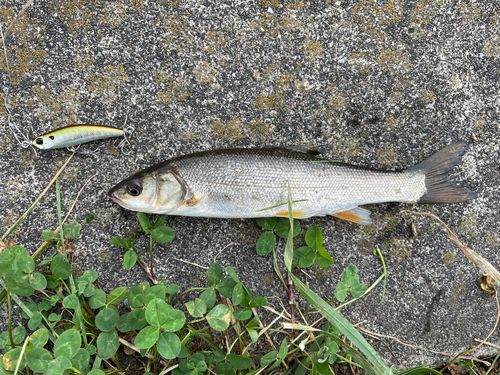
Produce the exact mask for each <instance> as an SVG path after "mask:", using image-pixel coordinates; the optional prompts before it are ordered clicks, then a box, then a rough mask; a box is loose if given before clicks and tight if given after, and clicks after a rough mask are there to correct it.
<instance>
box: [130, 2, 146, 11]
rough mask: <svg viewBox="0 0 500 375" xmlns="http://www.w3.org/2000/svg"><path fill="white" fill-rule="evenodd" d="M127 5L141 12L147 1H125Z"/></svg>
mask: <svg viewBox="0 0 500 375" xmlns="http://www.w3.org/2000/svg"><path fill="white" fill-rule="evenodd" d="M125 4H126V5H127V6H129V7H131V8H132V9H134V10H139V9H140V8H142V6H143V5H144V4H146V1H144V0H125Z"/></svg>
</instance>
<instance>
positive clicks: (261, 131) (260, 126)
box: [245, 118, 273, 142]
mask: <svg viewBox="0 0 500 375" xmlns="http://www.w3.org/2000/svg"><path fill="white" fill-rule="evenodd" d="M245 128H246V131H247V135H248V137H249V138H252V139H256V140H257V141H258V142H265V141H267V140H268V139H270V138H271V135H272V134H273V130H272V129H271V126H270V124H268V123H266V122H265V121H264V120H262V119H260V118H255V119H253V120H251V121H249V122H248V123H247V124H246V126H245Z"/></svg>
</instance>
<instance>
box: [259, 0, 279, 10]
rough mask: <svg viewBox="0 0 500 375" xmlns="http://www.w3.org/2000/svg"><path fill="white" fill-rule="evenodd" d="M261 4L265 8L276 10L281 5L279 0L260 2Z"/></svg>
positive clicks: (261, 0)
mask: <svg viewBox="0 0 500 375" xmlns="http://www.w3.org/2000/svg"><path fill="white" fill-rule="evenodd" d="M260 2H261V3H262V5H263V6H265V7H272V8H275V7H277V6H278V5H279V4H280V2H279V0H260Z"/></svg>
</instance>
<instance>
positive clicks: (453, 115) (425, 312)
mask: <svg viewBox="0 0 500 375" xmlns="http://www.w3.org/2000/svg"><path fill="white" fill-rule="evenodd" d="M22 5H23V4H22V3H21V2H19V1H4V2H3V4H2V6H1V7H0V23H1V25H2V28H3V30H4V32H5V29H6V25H8V24H9V23H10V21H11V20H12V19H13V17H14V16H15V14H17V13H18V12H19V11H20V9H21V8H22ZM499 31H500V5H499V4H498V3H497V2H495V1H477V2H474V1H470V2H452V1H445V0H438V1H427V0H418V1H398V0H388V1H375V0H360V1H357V2H350V1H344V0H341V1H336V2H335V1H323V2H319V1H318V2H316V1H311V2H305V1H280V0H261V1H239V0H234V1H227V2H209V1H205V2H201V1H189V0H180V1H176V0H163V1H161V0H158V1H155V0H150V1H145V2H143V1H140V0H120V1H111V2H107V1H101V0H91V1H84V0H64V1H63V0H60V1H58V0H52V1H44V2H38V1H37V2H35V4H34V5H33V6H31V8H30V9H29V10H28V11H27V12H26V14H25V15H24V16H23V17H22V18H21V20H20V21H19V22H18V23H17V25H16V26H15V27H14V30H13V33H12V34H11V35H10V36H9V37H8V38H7V40H6V53H7V56H8V62H9V68H10V77H9V75H8V74H7V66H6V64H5V58H4V56H3V53H2V58H1V59H0V76H1V82H2V89H3V93H2V94H0V95H1V98H0V99H1V101H2V102H4V100H5V98H6V101H7V103H8V106H9V108H10V110H11V112H12V114H13V115H14V117H13V118H12V121H13V122H14V123H15V124H16V125H17V126H18V127H19V129H20V130H21V131H22V132H23V133H30V135H31V136H33V134H41V133H44V132H46V131H49V130H51V129H54V128H56V127H59V126H63V125H69V124H74V123H94V124H103V125H104V124H105V125H111V126H117V127H121V126H122V125H123V123H124V121H125V119H126V118H128V121H127V125H131V126H133V127H134V128H135V133H134V134H135V136H134V138H133V140H132V142H131V143H132V145H131V147H130V148H129V149H128V152H130V154H129V155H123V154H121V153H120V152H119V151H118V150H117V149H116V148H115V147H114V146H113V144H112V142H111V141H103V142H99V143H96V144H92V145H86V146H85V147H84V149H86V150H91V149H92V150H93V149H95V148H97V152H96V155H97V156H98V159H99V160H97V159H96V158H94V157H92V156H86V155H76V156H75V158H74V159H73V161H72V162H71V164H70V165H69V167H68V168H67V169H66V171H65V172H64V173H63V175H62V178H61V187H62V195H63V210H64V211H66V210H68V209H69V207H70V205H71V203H72V202H73V200H74V199H75V197H76V194H77V192H78V190H79V189H80V188H81V186H82V185H83V183H84V182H85V181H86V180H87V179H88V178H89V177H91V176H93V175H96V177H95V178H94V179H93V180H92V182H91V184H90V185H89V186H88V187H87V188H86V189H85V190H84V192H83V193H82V195H81V197H80V199H79V201H78V203H77V204H76V209H75V210H74V211H73V213H72V214H71V216H70V219H75V220H78V221H80V222H81V221H82V220H83V219H84V217H85V216H86V215H87V214H88V213H93V214H95V217H96V219H95V221H93V222H92V224H90V225H85V226H84V227H83V229H82V235H81V237H80V238H79V239H78V240H77V241H76V242H75V245H76V253H75V259H74V267H75V269H76V270H77V272H82V271H84V270H86V269H89V268H95V269H97V270H98V272H99V274H100V278H99V283H100V285H101V286H102V287H103V288H104V289H105V290H106V291H108V292H109V291H110V290H112V289H113V288H115V287H117V286H121V285H129V286H131V285H134V284H137V283H139V282H141V281H144V280H146V276H145V274H144V273H143V272H142V270H140V269H138V268H134V269H133V270H132V271H130V272H126V271H125V270H124V269H123V266H122V263H121V262H122V261H121V259H122V256H123V251H122V249H120V248H117V247H115V246H112V245H110V244H109V240H110V239H111V238H112V237H114V236H122V237H125V236H127V235H128V234H129V233H130V232H132V231H133V230H135V229H136V228H137V227H138V222H137V220H136V217H135V214H134V213H132V212H128V211H125V210H123V209H121V208H119V207H118V206H117V205H116V204H113V203H112V202H111V201H109V200H108V199H107V196H106V191H107V189H108V188H110V187H111V186H113V185H114V184H115V183H117V182H118V181H120V180H121V179H123V178H125V177H126V176H128V175H130V174H131V173H133V172H134V171H136V170H139V169H142V168H144V167H147V166H149V165H152V164H153V163H156V162H159V161H162V160H164V159H166V158H167V157H170V156H174V155H179V154H183V153H188V152H193V151H199V150H206V149H211V148H217V147H236V146H241V147H262V146H272V145H291V144H316V145H322V146H324V147H323V149H324V153H323V155H322V156H324V157H326V158H339V159H342V160H343V161H346V162H350V163H354V164H360V165H367V166H371V167H376V168H389V169H390V168H397V169H398V168H405V167H408V166H411V165H413V164H415V163H417V162H418V161H420V160H422V159H423V158H425V157H427V156H429V155H431V154H432V153H433V152H435V151H437V150H439V149H441V148H442V147H444V146H445V145H447V144H450V143H452V142H454V141H457V140H461V139H465V140H467V141H469V143H470V145H469V147H468V150H467V153H466V154H465V156H464V158H463V161H462V163H461V164H460V166H459V167H457V168H456V169H455V170H454V171H453V174H452V177H454V178H456V179H458V180H461V181H462V182H463V184H464V185H466V186H469V187H470V188H472V189H473V190H475V191H477V192H478V194H479V197H478V199H476V200H475V201H474V202H470V203H467V204H457V205H449V206H419V207H408V206H405V205H400V204H385V205H380V206H374V207H371V209H372V217H373V219H374V224H373V225H372V226H370V227H359V226H356V225H353V224H350V223H345V222H340V221H338V220H336V219H332V218H313V219H310V220H306V221H303V222H302V226H303V228H304V229H306V228H307V227H309V226H311V225H319V226H320V227H321V228H322V230H323V233H324V236H325V247H326V249H327V250H328V251H329V252H330V254H331V255H332V256H333V257H334V259H335V264H334V266H332V267H330V268H329V269H325V270H322V269H319V268H313V269H311V270H309V274H310V275H311V276H312V279H310V280H309V283H310V286H311V287H312V289H313V290H315V291H317V292H318V293H319V294H320V295H321V296H325V297H326V298H331V297H333V293H334V288H335V285H336V284H337V282H338V281H339V280H340V276H341V273H342V271H343V270H344V269H345V268H346V267H347V265H349V264H350V263H354V264H356V265H357V266H358V268H359V274H360V277H361V280H362V281H364V282H365V283H367V284H370V283H372V282H373V281H375V280H376V279H377V278H378V277H379V275H380V273H381V264H380V261H379V259H378V258H377V257H375V256H374V255H372V254H371V251H372V250H373V249H374V248H375V247H376V246H379V247H380V249H381V251H382V253H383V254H384V256H385V259H386V261H387V266H388V272H389V276H388V279H387V289H386V293H385V298H384V299H383V300H382V299H381V295H382V286H381V285H379V286H377V287H376V288H375V289H374V290H373V291H372V293H371V294H370V295H369V296H368V297H366V298H364V299H362V300H361V301H358V302H356V303H354V304H351V305H349V306H348V307H347V308H345V309H344V310H343V313H344V315H345V316H346V317H347V318H348V319H349V320H350V321H351V322H352V323H357V322H360V321H364V322H365V323H363V326H364V327H365V328H367V329H369V330H371V331H374V332H377V333H380V334H384V335H390V336H395V337H397V338H399V339H400V340H402V341H404V342H406V343H408V344H412V345H417V346H421V347H425V348H429V349H432V350H436V351H443V352H448V353H453V354H456V353H458V352H460V351H463V350H465V349H468V348H470V347H472V346H474V345H475V344H476V342H475V341H474V338H483V337H485V336H486V335H487V334H488V333H489V331H490V330H491V329H492V327H493V325H494V322H495V318H496V302H495V300H494V298H492V297H489V296H488V295H486V294H485V293H484V292H482V291H481V290H480V288H479V286H478V283H477V280H478V278H479V276H480V274H481V271H480V270H479V269H478V268H477V267H476V266H475V265H474V264H472V263H471V262H469V261H468V260H467V259H466V258H465V257H464V255H463V254H462V253H461V252H460V250H459V249H458V248H457V247H456V246H455V245H454V244H453V243H451V242H450V241H449V239H448V237H447V236H446V234H445V233H444V232H443V231H442V230H441V228H439V227H438V226H437V225H436V224H435V223H434V222H433V221H431V220H430V219H428V218H422V217H415V218H414V221H415V225H416V228H417V230H418V233H419V236H418V237H417V238H413V237H412V236H411V231H410V230H409V221H408V220H407V221H404V220H402V219H401V218H400V215H399V212H400V211H401V210H402V209H407V208H412V209H415V210H419V211H430V212H434V213H435V214H437V215H438V216H439V217H441V218H442V219H443V220H444V221H445V222H446V223H447V224H448V225H449V226H450V227H451V229H452V230H453V231H454V232H456V233H457V234H458V235H459V237H460V239H461V240H462V241H463V242H464V243H465V244H467V245H468V246H469V247H471V248H472V249H473V250H475V251H477V252H478V253H479V254H481V255H482V256H484V257H485V258H486V259H488V260H489V261H490V262H491V263H492V264H493V265H494V266H496V267H498V266H500V256H499V255H498V248H499V243H500V237H499V236H500V232H499V229H498V227H497V224H498V217H499V216H498V215H499V198H498V197H499V194H498V184H499V180H500V178H499V172H500V168H499V158H500V157H499V135H498V129H499V105H500V95H499V92H500V84H499V77H500V71H499V57H500V36H499ZM0 120H1V121H2V123H3V124H4V126H2V127H1V130H0V131H1V137H0V155H1V156H0V178H1V179H0V181H1V192H2V194H1V195H0V207H1V212H0V217H1V219H0V220H1V222H0V226H1V228H0V229H1V230H2V233H3V232H5V230H6V229H7V228H8V227H9V226H10V224H12V223H13V222H14V221H15V220H16V219H17V217H19V215H21V214H22V213H23V212H24V211H25V210H26V209H27V208H28V207H29V205H30V204H31V203H32V202H33V201H34V200H35V198H36V197H37V196H38V194H39V193H40V192H41V191H42V190H43V189H44V187H45V186H46V185H47V183H48V182H49V181H50V180H51V179H52V177H53V175H54V173H55V172H56V171H57V170H58V168H59V167H60V166H61V165H62V163H63V162H64V160H66V158H67V157H68V155H69V152H68V151H66V150H64V149H63V150H56V151H50V152H40V153H39V155H38V157H35V156H34V154H33V152H32V151H30V150H29V149H23V148H21V147H20V146H19V145H18V143H17V142H16V141H15V139H14V137H13V135H12V134H11V132H10V131H9V128H8V126H7V116H6V111H5V108H4V107H3V106H2V107H1V108H0ZM31 133H32V134H31ZM472 138H474V139H477V141H473V140H472ZM56 222H57V214H56V205H55V193H54V189H52V190H51V191H50V193H49V194H47V195H46V197H45V198H44V200H43V201H42V202H41V203H40V204H39V205H38V206H37V207H36V208H35V210H34V211H33V213H32V214H31V215H30V216H29V218H28V219H27V220H26V221H25V222H24V223H23V224H22V226H21V227H20V228H19V230H17V231H16V232H15V236H14V237H13V238H14V240H15V243H17V244H23V245H25V246H26V247H27V249H28V250H29V251H34V250H35V249H36V248H37V246H38V245H39V244H40V234H41V232H42V230H44V229H55V227H56ZM167 223H168V225H169V226H171V227H172V228H173V229H174V231H175V233H176V239H175V240H174V241H173V242H172V243H170V244H167V245H159V244H157V245H155V262H156V263H157V268H156V273H157V275H158V278H160V279H166V280H168V281H169V282H175V283H177V284H178V285H179V286H180V287H181V289H185V288H188V287H193V286H200V285H205V283H206V281H205V278H204V273H205V271H204V270H202V269H199V268H197V267H193V266H190V265H187V264H184V263H180V262H178V261H175V260H173V259H172V257H177V258H182V259H186V260H190V261H195V262H196V263H199V264H201V265H204V266H208V265H210V263H212V261H213V259H214V257H215V256H216V255H217V254H218V253H219V252H220V251H221V250H222V249H223V248H225V247H226V246H228V245H229V244H231V243H233V245H231V246H229V247H227V248H226V249H225V250H224V252H223V253H222V254H220V255H219V256H218V257H217V261H218V262H219V263H220V264H221V265H222V266H232V267H234V268H235V270H236V272H237V273H238V275H239V277H240V279H241V280H242V281H243V282H244V283H245V285H247V286H248V287H250V288H251V289H252V291H253V292H254V295H263V296H265V297H268V298H269V300H270V302H271V303H272V304H273V305H274V306H275V307H276V308H277V309H280V308H281V307H280V304H279V302H278V299H280V300H281V301H283V303H285V300H286V296H285V293H284V290H283V288H282V287H281V285H280V283H279V280H278V278H277V277H276V275H275V274H274V272H273V269H272V262H271V258H270V257H269V256H267V257H260V256H258V255H257V254H256V253H255V250H254V249H255V243H256V240H257V238H258V236H259V234H260V233H261V229H260V228H259V227H258V226H257V225H256V224H255V222H254V221H252V220H243V221H240V220H218V219H193V218H182V217H170V218H168V221H167ZM304 233H305V231H303V232H302V234H301V235H300V236H299V237H298V244H300V243H301V241H303V234H304ZM234 243H236V244H234ZM283 245H284V244H283V243H280V244H279V250H280V252H281V251H282V250H283ZM136 250H137V251H138V253H139V254H140V255H141V256H142V257H144V258H145V259H148V243H147V239H146V238H145V237H142V238H141V239H140V240H138V241H137V245H136ZM54 251H55V249H54V248H53V247H52V248H50V250H49V251H48V254H52V253H53V252H54ZM301 303H302V302H301ZM3 309H5V307H2V310H3ZM4 311H5V310H4ZM2 314H3V313H2ZM489 341H491V342H494V343H496V344H500V339H499V337H498V333H494V334H493V336H492V337H491V338H490V339H489ZM373 343H374V347H375V348H376V350H377V351H378V352H379V353H380V354H381V355H382V356H383V358H384V359H385V360H386V361H387V363H388V364H392V365H395V366H396V367H397V368H400V369H402V368H408V367H409V366H414V365H418V364H422V363H427V362H430V363H431V364H435V365H437V364H442V363H445V362H446V360H447V359H448V358H446V357H443V356H441V355H437V354H432V353H430V352H426V351H422V350H415V349H411V348H409V347H405V346H402V345H400V344H398V343H396V342H394V341H392V340H390V339H384V343H381V342H377V341H373ZM492 351H493V349H490V348H488V347H483V348H482V349H481V350H480V351H479V353H478V354H486V353H490V352H492Z"/></svg>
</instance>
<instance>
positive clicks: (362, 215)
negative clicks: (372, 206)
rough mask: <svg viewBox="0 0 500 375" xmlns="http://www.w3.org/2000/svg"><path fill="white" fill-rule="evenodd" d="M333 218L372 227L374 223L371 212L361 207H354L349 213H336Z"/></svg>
mask: <svg viewBox="0 0 500 375" xmlns="http://www.w3.org/2000/svg"><path fill="white" fill-rule="evenodd" d="M332 216H335V217H337V218H339V219H342V220H347V221H352V222H353V223H356V224H362V225H370V224H371V223H372V219H370V211H368V210H365V209H364V208H360V207H354V208H351V209H350V210H347V211H341V212H336V213H334V214H332Z"/></svg>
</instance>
